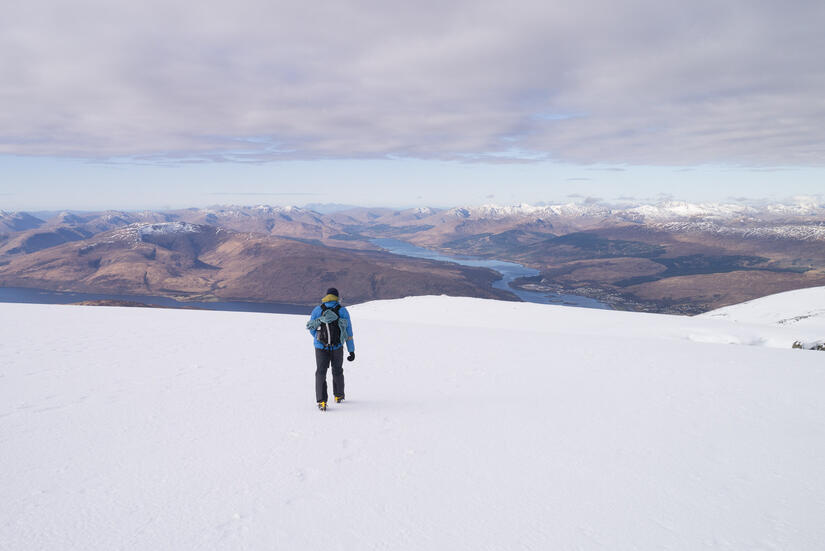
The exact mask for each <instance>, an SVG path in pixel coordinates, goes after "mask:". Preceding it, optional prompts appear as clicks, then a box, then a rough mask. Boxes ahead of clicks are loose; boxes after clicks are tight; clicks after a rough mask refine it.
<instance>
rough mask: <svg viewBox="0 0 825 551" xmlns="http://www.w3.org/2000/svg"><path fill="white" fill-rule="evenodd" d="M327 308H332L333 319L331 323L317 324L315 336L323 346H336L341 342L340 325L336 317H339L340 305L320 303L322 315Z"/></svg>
mask: <svg viewBox="0 0 825 551" xmlns="http://www.w3.org/2000/svg"><path fill="white" fill-rule="evenodd" d="M327 310H332V311H333V312H335V316H336V317H335V321H333V322H332V323H322V324H321V325H319V326H318V332H317V333H316V334H315V337H316V338H317V339H318V341H319V342H320V343H321V344H323V345H324V346H337V345H339V344H341V327H340V326H339V325H338V318H340V315H339V314H338V312H339V311H340V310H341V305H340V304H336V305H335V306H333V307H332V308H330V307H329V306H327V305H326V304H322V305H321V314H322V315H323V313H324V312H326V311H327Z"/></svg>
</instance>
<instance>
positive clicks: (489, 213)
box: [446, 201, 825, 223]
mask: <svg viewBox="0 0 825 551" xmlns="http://www.w3.org/2000/svg"><path fill="white" fill-rule="evenodd" d="M446 213H447V215H449V216H455V217H461V218H476V219H480V218H491V219H501V218H508V217H525V216H539V217H542V216H543V217H559V216H568V217H576V216H603V217H606V216H614V217H617V218H621V219H624V220H628V221H635V222H647V223H661V222H673V221H685V220H694V221H700V220H716V221H735V220H747V219H759V218H768V217H770V218H776V217H809V216H820V217H825V204H820V203H818V202H811V201H801V202H797V203H790V204H778V203H771V204H765V205H761V206H753V205H744V204H740V203H690V202H687V201H663V202H660V203H652V204H651V203H643V204H638V205H633V206H613V205H609V204H606V203H575V202H571V203H560V204H552V205H539V206H537V205H530V204H526V203H521V204H517V205H506V206H502V205H492V204H490V205H482V206H480V207H456V208H453V209H450V210H448V211H446Z"/></svg>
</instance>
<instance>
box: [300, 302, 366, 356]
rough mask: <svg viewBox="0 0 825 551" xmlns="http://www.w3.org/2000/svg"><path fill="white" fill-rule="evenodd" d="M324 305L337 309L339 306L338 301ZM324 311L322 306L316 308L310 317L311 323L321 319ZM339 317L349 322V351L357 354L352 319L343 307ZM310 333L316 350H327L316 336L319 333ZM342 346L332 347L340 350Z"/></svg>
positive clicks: (339, 311) (314, 331) (347, 341)
mask: <svg viewBox="0 0 825 551" xmlns="http://www.w3.org/2000/svg"><path fill="white" fill-rule="evenodd" d="M324 304H325V305H326V306H327V308H335V307H336V306H337V305H338V301H332V302H325V303H324ZM322 311H323V310H322V309H321V306H320V305H318V306H316V307H315V309H314V310H313V311H312V314H311V315H310V316H309V319H310V321H312V320H314V319H317V318H319V317H321V312H322ZM338 315H339V316H340V317H341V318H342V319H345V320H347V322H348V323H349V327H348V330H347V332H348V333H349V334H348V335H347V340H346V343H347V350H349V351H350V352H355V341H354V340H352V335H353V332H352V319H350V317H349V312H347V309H346V308H344V307H343V306H342V307H341V309H340V310H338ZM309 332H310V334H311V335H312V341H313V344H314V345H315V348H319V349H321V350H323V349H324V348H326V346H324V345H323V344H321V341H319V340H318V338H317V337H316V334H317V333H318V331H316V330H312V329H310V330H309ZM341 346H342V345H340V344H336V345H335V346H333V347H332V349H333V350H338V349H339V348H341Z"/></svg>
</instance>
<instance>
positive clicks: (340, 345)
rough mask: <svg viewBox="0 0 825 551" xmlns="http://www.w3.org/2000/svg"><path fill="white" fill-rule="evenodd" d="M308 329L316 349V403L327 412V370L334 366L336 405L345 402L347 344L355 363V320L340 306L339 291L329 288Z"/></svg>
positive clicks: (313, 314)
mask: <svg viewBox="0 0 825 551" xmlns="http://www.w3.org/2000/svg"><path fill="white" fill-rule="evenodd" d="M307 329H309V332H310V334H311V335H312V340H313V344H314V345H315V401H316V402H317V404H318V409H320V410H322V411H324V410H326V409H327V400H328V398H329V395H328V394H327V369H328V368H329V367H330V366H332V394H333V396H335V403H340V402H343V401H344V344H345V343H346V345H347V350H349V356H347V360H348V361H350V362H351V361H353V360H355V341H354V340H353V338H352V320H351V319H350V317H349V312H347V309H346V308H344V307H343V306H342V305H341V299H340V298H339V295H338V289H336V288H335V287H330V288H329V289H327V294H326V295H325V296H324V298H322V299H321V304H319V305H318V306H316V307H315V309H314V310H312V314H311V315H310V317H309V321H308V322H307Z"/></svg>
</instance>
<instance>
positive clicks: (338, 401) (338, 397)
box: [335, 396, 344, 404]
mask: <svg viewBox="0 0 825 551" xmlns="http://www.w3.org/2000/svg"><path fill="white" fill-rule="evenodd" d="M343 401H344V397H343V396H336V397H335V403H336V404H340V403H341V402H343Z"/></svg>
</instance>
